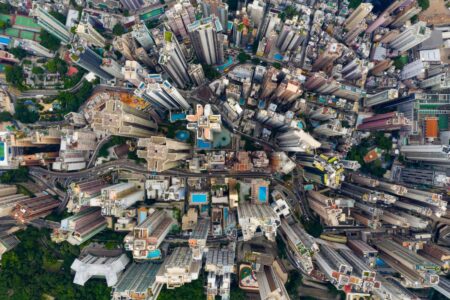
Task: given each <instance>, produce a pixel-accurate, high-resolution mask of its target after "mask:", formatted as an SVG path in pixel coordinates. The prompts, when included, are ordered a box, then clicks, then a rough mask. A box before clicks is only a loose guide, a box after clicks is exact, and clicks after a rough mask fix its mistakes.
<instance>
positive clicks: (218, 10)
mask: <svg viewBox="0 0 450 300" xmlns="http://www.w3.org/2000/svg"><path fill="white" fill-rule="evenodd" d="M199 5H200V6H201V8H202V13H203V17H210V16H211V15H215V16H217V17H218V18H219V20H220V23H221V24H222V28H224V29H226V28H227V26H228V4H226V3H224V2H222V0H204V1H201V2H200V4H199Z"/></svg>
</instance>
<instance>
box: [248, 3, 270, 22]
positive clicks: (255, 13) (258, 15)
mask: <svg viewBox="0 0 450 300" xmlns="http://www.w3.org/2000/svg"><path fill="white" fill-rule="evenodd" d="M265 8H266V4H265V3H264V2H263V1H259V0H253V2H252V3H250V4H248V5H247V12H248V14H249V16H250V18H251V19H252V20H253V22H254V24H255V27H256V28H259V27H260V26H261V24H262V22H263V18H264V10H265Z"/></svg>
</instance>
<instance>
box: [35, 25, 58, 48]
mask: <svg viewBox="0 0 450 300" xmlns="http://www.w3.org/2000/svg"><path fill="white" fill-rule="evenodd" d="M40 36H41V42H40V43H41V45H42V46H44V47H45V48H47V49H49V50H51V51H56V50H58V49H59V47H60V46H61V42H60V40H59V39H58V38H56V37H55V36H53V35H51V34H50V33H48V32H47V31H45V30H44V29H42V30H41V34H40Z"/></svg>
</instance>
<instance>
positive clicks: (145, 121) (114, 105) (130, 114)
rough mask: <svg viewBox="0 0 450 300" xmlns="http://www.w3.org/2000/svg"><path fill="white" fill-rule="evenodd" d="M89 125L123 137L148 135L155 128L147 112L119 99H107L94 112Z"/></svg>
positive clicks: (97, 129) (96, 129)
mask: <svg viewBox="0 0 450 300" xmlns="http://www.w3.org/2000/svg"><path fill="white" fill-rule="evenodd" d="M91 125H92V128H93V129H94V130H95V131H101V132H106V133H108V134H111V135H119V136H125V137H148V136H151V135H152V134H153V133H154V131H155V129H156V128H157V125H156V123H155V122H154V121H153V120H152V118H151V116H150V115H149V114H148V113H145V112H143V111H140V110H137V109H135V108H132V107H130V106H128V105H126V104H125V103H122V102H121V101H119V100H109V101H107V102H106V103H105V104H104V105H103V106H102V107H101V108H100V110H98V111H96V112H95V113H94V115H93V118H92V124H91Z"/></svg>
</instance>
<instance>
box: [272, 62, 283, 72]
mask: <svg viewBox="0 0 450 300" xmlns="http://www.w3.org/2000/svg"><path fill="white" fill-rule="evenodd" d="M272 66H273V67H274V68H275V69H278V70H281V64H280V63H278V62H274V63H273V64H272Z"/></svg>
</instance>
